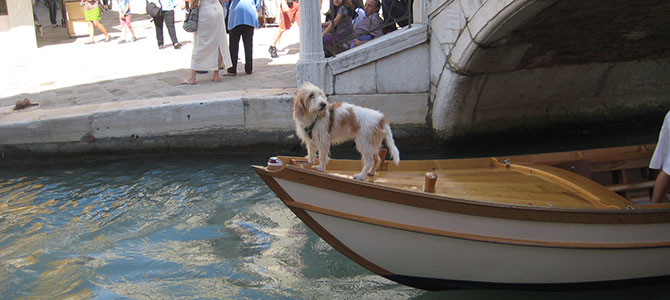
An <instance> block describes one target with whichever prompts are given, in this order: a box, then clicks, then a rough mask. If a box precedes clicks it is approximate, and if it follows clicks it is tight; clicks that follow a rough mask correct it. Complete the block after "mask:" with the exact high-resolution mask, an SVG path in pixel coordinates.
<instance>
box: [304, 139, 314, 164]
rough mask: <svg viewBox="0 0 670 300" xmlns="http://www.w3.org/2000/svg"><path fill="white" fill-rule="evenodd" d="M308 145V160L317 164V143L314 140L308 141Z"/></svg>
mask: <svg viewBox="0 0 670 300" xmlns="http://www.w3.org/2000/svg"><path fill="white" fill-rule="evenodd" d="M306 146H307V157H306V158H307V162H309V163H310V164H312V165H313V164H316V144H315V143H314V142H313V141H309V142H308V143H306Z"/></svg>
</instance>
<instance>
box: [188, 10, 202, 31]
mask: <svg viewBox="0 0 670 300" xmlns="http://www.w3.org/2000/svg"><path fill="white" fill-rule="evenodd" d="M199 10H200V7H195V8H193V9H191V11H190V12H188V15H187V16H186V19H185V20H184V31H186V32H196V31H197V30H198V11H199Z"/></svg>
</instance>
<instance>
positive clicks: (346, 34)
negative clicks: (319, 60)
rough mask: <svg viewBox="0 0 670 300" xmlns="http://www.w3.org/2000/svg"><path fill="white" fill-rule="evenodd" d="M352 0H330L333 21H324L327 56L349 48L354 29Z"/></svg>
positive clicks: (330, 12)
mask: <svg viewBox="0 0 670 300" xmlns="http://www.w3.org/2000/svg"><path fill="white" fill-rule="evenodd" d="M355 9H356V8H355V7H354V4H353V2H352V0H332V1H331V2H330V10H329V11H328V13H329V14H330V15H331V21H327V22H325V23H323V24H322V25H321V26H323V27H325V28H324V29H323V32H322V37H323V50H324V52H325V54H326V57H330V56H333V55H335V54H338V53H340V52H342V51H344V50H347V49H349V39H350V38H351V34H352V33H353V31H354V25H353V24H352V18H353V16H354V13H355Z"/></svg>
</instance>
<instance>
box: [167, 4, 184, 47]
mask: <svg viewBox="0 0 670 300" xmlns="http://www.w3.org/2000/svg"><path fill="white" fill-rule="evenodd" d="M163 18H164V19H165V26H167V30H168V33H169V34H170V40H172V46H174V48H175V49H179V48H180V47H181V44H179V41H178V40H177V31H176V30H175V29H174V10H169V11H164V12H163Z"/></svg>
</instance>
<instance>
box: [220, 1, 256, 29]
mask: <svg viewBox="0 0 670 300" xmlns="http://www.w3.org/2000/svg"><path fill="white" fill-rule="evenodd" d="M227 5H228V30H231V29H233V28H235V26H237V25H249V26H252V27H256V28H258V14H257V13H256V10H257V9H260V8H261V7H262V6H261V5H262V0H230V1H229V2H228V4H227Z"/></svg>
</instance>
